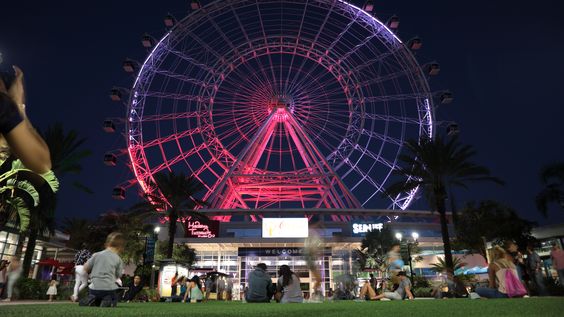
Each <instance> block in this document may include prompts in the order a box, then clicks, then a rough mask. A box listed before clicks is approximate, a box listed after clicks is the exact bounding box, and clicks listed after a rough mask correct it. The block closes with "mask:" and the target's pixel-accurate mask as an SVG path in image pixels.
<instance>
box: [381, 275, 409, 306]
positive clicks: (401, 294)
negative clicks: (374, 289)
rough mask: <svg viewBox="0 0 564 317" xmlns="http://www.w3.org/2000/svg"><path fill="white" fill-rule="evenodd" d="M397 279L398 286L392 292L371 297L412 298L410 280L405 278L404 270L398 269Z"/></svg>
mask: <svg viewBox="0 0 564 317" xmlns="http://www.w3.org/2000/svg"><path fill="white" fill-rule="evenodd" d="M396 276H397V278H398V279H399V285H398V288H397V289H396V290H395V291H393V292H384V293H382V294H380V295H377V296H375V297H372V298H371V299H372V300H379V299H382V298H387V299H391V300H403V299H405V298H406V297H407V298H408V299H413V293H412V292H411V281H410V280H409V279H408V278H407V275H406V273H405V271H399V272H398V273H397V274H396Z"/></svg>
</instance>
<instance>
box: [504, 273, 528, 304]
mask: <svg viewBox="0 0 564 317" xmlns="http://www.w3.org/2000/svg"><path fill="white" fill-rule="evenodd" d="M505 290H506V292H507V296H509V297H523V296H524V295H527V290H526V289H525V286H523V283H521V281H520V280H519V279H518V278H517V276H516V275H515V273H514V272H513V270H511V269H506V270H505Z"/></svg>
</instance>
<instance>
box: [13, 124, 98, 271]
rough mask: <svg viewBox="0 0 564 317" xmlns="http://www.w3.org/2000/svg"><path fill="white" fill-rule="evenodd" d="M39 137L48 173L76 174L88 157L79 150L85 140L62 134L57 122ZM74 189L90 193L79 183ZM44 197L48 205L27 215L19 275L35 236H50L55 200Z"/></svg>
mask: <svg viewBox="0 0 564 317" xmlns="http://www.w3.org/2000/svg"><path fill="white" fill-rule="evenodd" d="M42 136H43V139H44V140H45V143H47V146H48V147H49V152H50V155H51V164H52V171H53V172H54V173H55V175H57V176H59V177H62V176H64V175H66V174H68V173H79V172H80V171H81V170H82V166H81V165H80V161H81V160H82V159H83V158H85V157H87V156H88V155H90V154H91V152H90V151H89V150H83V149H81V147H82V146H83V145H84V142H86V139H85V138H79V137H78V132H77V131H76V130H70V131H69V132H68V133H65V131H64V128H63V125H62V123H60V122H58V123H55V124H54V125H52V126H50V127H48V128H47V130H46V131H45V133H43V135H42ZM75 186H77V187H78V188H80V189H82V190H84V191H86V192H91V191H90V190H89V189H88V188H87V187H86V186H84V185H82V184H80V183H75ZM44 197H45V198H46V199H47V200H48V203H42V204H40V205H39V206H38V208H36V209H33V210H32V211H31V212H32V213H31V217H30V223H29V226H30V230H29V236H28V242H27V247H26V253H25V256H24V261H23V263H22V268H23V271H24V272H25V273H26V274H27V272H29V269H30V267H31V261H32V259H33V253H34V251H35V250H34V249H35V244H36V243H37V238H38V236H39V234H43V233H48V232H51V233H53V232H54V226H55V225H54V218H55V210H56V205H57V200H56V197H55V194H54V192H53V193H51V194H49V193H48V192H47V191H45V193H44Z"/></svg>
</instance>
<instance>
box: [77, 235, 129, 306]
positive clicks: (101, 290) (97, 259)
mask: <svg viewBox="0 0 564 317" xmlns="http://www.w3.org/2000/svg"><path fill="white" fill-rule="evenodd" d="M124 247H125V238H124V236H123V235H122V234H121V233H118V232H112V233H110V234H109V235H108V237H107V238H106V249H105V250H104V251H101V252H97V253H94V255H92V257H91V258H90V259H89V260H88V261H87V262H86V264H84V270H85V271H86V272H88V274H90V280H91V284H90V286H89V288H90V291H89V295H88V297H86V298H84V300H81V301H80V305H81V306H100V307H116V306H117V300H118V297H117V294H116V291H117V289H118V285H117V284H116V280H117V279H119V277H120V276H121V274H122V273H123V266H124V265H123V261H122V260H121V258H120V257H119V255H120V254H121V253H122V252H123V249H124Z"/></svg>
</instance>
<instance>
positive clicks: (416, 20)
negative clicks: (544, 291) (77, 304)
mask: <svg viewBox="0 0 564 317" xmlns="http://www.w3.org/2000/svg"><path fill="white" fill-rule="evenodd" d="M352 2H353V3H354V4H357V5H361V4H362V2H363V1H352ZM374 2H375V10H376V11H377V12H378V17H379V18H380V20H383V21H385V20H387V19H388V18H389V17H390V16H391V15H393V14H397V15H399V16H400V19H401V25H400V30H399V36H400V38H402V39H403V40H407V39H409V38H411V37H413V36H415V35H418V36H420V37H421V38H422V39H423V48H422V49H421V50H420V51H419V52H418V53H417V58H418V60H419V62H420V63H424V62H428V61H433V60H436V61H438V62H439V63H440V65H441V74H440V75H439V76H438V77H435V78H433V79H432V80H431V82H430V84H431V88H432V90H442V89H450V90H451V91H453V93H454V95H455V101H454V102H453V103H452V104H450V105H445V106H441V107H439V109H438V111H437V112H436V114H437V116H438V120H439V121H445V122H448V121H455V122H457V123H458V124H459V125H460V129H461V134H460V136H461V140H462V141H463V142H464V143H468V144H472V145H474V146H475V148H476V150H477V152H478V155H477V156H476V158H475V161H476V162H478V163H480V164H483V165H485V166H487V167H489V168H490V169H491V170H492V172H493V173H494V175H496V176H498V177H500V178H502V179H503V180H505V182H506V185H505V186H504V187H499V186H496V185H482V184H479V185H475V186H472V187H471V191H470V192H459V194H458V195H457V199H458V201H459V203H461V202H463V201H465V200H482V199H495V200H499V201H501V202H505V203H507V204H509V205H511V206H512V207H514V208H515V209H516V210H517V211H518V213H519V214H520V215H521V216H523V217H525V218H527V219H530V220H535V221H538V222H539V223H541V224H542V223H558V222H563V221H564V211H562V210H561V209H560V210H559V209H558V208H557V207H556V206H552V208H551V210H550V212H549V218H543V217H542V216H541V215H540V213H539V212H538V211H537V210H536V208H535V205H534V196H535V195H536V193H537V192H538V191H539V190H540V188H541V185H540V181H539V177H538V173H539V169H540V168H541V166H543V165H545V164H547V163H550V162H557V161H564V138H563V137H564V124H562V121H563V119H564V93H563V91H564V81H563V80H562V78H563V75H562V74H564V4H563V2H562V1H561V0H537V1H505V0H504V1H491V0H475V1H452V0H433V1H391V0H382V1H374ZM203 3H204V4H206V3H209V1H203ZM188 8H189V1H183V0H165V1H147V0H137V1H125V0H122V1H108V0H100V1H90V2H83V1H68V0H64V1H9V2H5V3H3V4H2V7H1V11H0V52H3V56H4V60H5V61H4V63H3V64H2V65H0V67H2V68H3V69H4V70H5V69H6V68H7V67H8V66H9V65H11V64H17V65H19V66H21V67H22V69H23V70H24V73H25V76H26V84H27V102H26V104H27V109H28V114H29V116H30V118H31V120H32V122H33V123H34V125H35V126H36V127H38V128H40V129H44V128H45V127H46V126H48V125H49V124H51V123H54V122H57V121H61V122H64V126H65V127H66V128H67V129H76V130H78V131H79V133H80V134H81V136H84V137H87V138H88V142H87V144H86V147H87V148H89V149H91V150H92V151H93V155H92V156H91V157H89V158H87V159H85V160H84V161H83V167H84V171H83V172H82V173H81V174H80V175H77V176H75V175H71V176H68V177H65V178H64V179H63V180H62V190H61V191H60V194H59V207H58V208H59V209H58V211H57V214H58V218H59V219H63V218H64V217H87V218H93V217H95V216H96V215H98V214H99V213H102V212H105V211H108V210H110V209H115V208H126V207H128V206H130V205H131V204H133V203H134V202H135V201H136V197H135V196H136V195H135V193H136V191H137V187H133V188H131V189H129V191H128V197H129V198H128V199H127V200H125V201H116V200H113V199H112V198H111V190H112V188H113V187H114V186H115V185H117V184H119V183H121V182H123V181H125V180H128V179H131V178H133V175H132V174H131V173H130V172H129V170H128V169H127V168H126V167H125V166H124V164H123V163H124V162H123V160H124V159H125V158H126V157H121V159H122V162H121V163H122V164H120V166H118V167H114V168H110V167H107V166H105V165H104V164H103V162H102V157H103V154H104V153H105V152H106V151H108V150H112V149H119V148H124V147H125V141H124V139H123V137H122V136H121V135H119V134H118V133H116V134H106V133H105V132H104V131H103V130H102V122H103V120H104V119H105V118H107V117H121V116H124V114H125V110H126V109H125V106H121V105H120V104H117V103H113V102H112V101H111V100H110V99H109V97H108V94H109V90H110V89H111V88H112V86H114V85H117V86H123V87H129V86H131V84H132V82H133V78H132V77H131V76H129V75H127V74H126V73H125V72H124V71H123V69H122V68H121V63H122V61H123V59H124V58H125V57H130V58H133V59H136V60H143V59H144V57H145V56H146V54H147V52H146V50H145V49H144V48H143V47H142V45H141V41H140V39H141V35H142V34H143V33H145V32H149V33H150V34H152V35H153V36H154V37H156V38H160V37H161V35H162V34H164V32H165V27H164V24H163V17H164V16H165V15H166V14H167V13H168V12H170V13H172V14H173V15H175V16H176V17H177V18H182V17H183V16H185V14H186V12H187V11H188ZM440 129H446V128H445V127H441V128H440ZM77 179H79V180H80V181H81V182H83V183H84V184H85V185H87V186H89V187H91V188H92V189H93V190H94V191H95V193H94V194H86V193H83V192H81V191H79V190H77V189H76V188H74V187H73V186H72V183H73V181H74V180H77ZM425 207H426V206H425V203H424V202H423V201H419V202H416V203H415V204H413V205H412V208H411V209H425Z"/></svg>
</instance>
